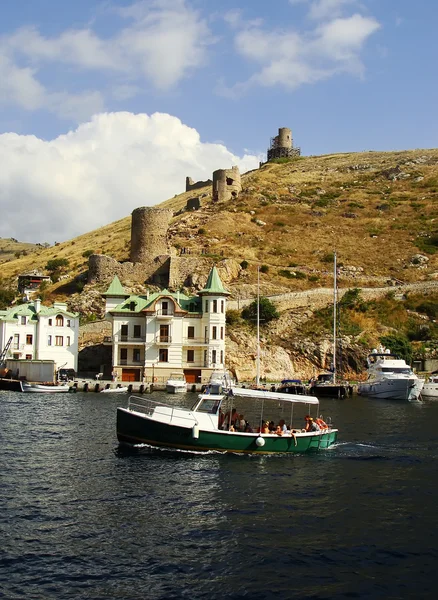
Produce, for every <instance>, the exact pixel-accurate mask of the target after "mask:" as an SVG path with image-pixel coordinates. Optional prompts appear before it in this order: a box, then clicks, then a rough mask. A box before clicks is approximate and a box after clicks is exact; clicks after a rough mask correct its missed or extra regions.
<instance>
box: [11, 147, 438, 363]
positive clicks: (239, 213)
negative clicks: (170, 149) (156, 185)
mask: <svg viewBox="0 0 438 600" xmlns="http://www.w3.org/2000/svg"><path fill="white" fill-rule="evenodd" d="M194 196H198V197H199V198H200V204H201V206H200V208H199V209H198V210H195V211H187V210H185V207H186V203H187V200H188V199H190V198H193V197H194ZM437 199H438V150H436V149H432V150H409V151H403V152H364V153H346V154H334V155H325V156H310V157H300V158H294V159H280V160H278V161H277V162H270V163H266V164H264V165H263V166H262V167H261V168H260V169H258V170H255V171H252V172H249V173H247V174H244V175H242V191H241V193H240V194H239V195H238V197H237V198H233V199H232V200H230V201H227V202H219V203H213V202H212V198H211V187H204V188H199V189H196V190H192V191H189V192H184V193H182V194H179V195H177V196H175V197H174V198H171V199H169V200H167V201H165V202H163V203H162V204H160V205H159V207H160V208H168V209H171V210H172V211H173V213H174V216H173V219H172V221H171V225H170V229H169V235H168V238H169V244H170V246H171V247H172V248H173V252H174V253H178V252H182V251H184V252H186V253H190V254H193V255H197V254H201V253H202V255H203V257H204V258H205V257H207V258H209V259H210V260H211V262H212V263H213V262H217V263H219V264H221V263H228V264H232V265H234V268H232V269H229V271H228V272H229V274H230V275H229V277H228V279H227V281H226V282H225V283H226V286H227V287H228V289H229V290H230V292H231V294H232V295H231V299H232V300H234V301H235V302H236V301H237V302H239V301H242V300H243V299H245V298H253V297H254V296H255V294H256V283H257V267H258V266H261V275H260V277H261V293H262V294H264V295H273V294H285V293H288V292H299V291H301V290H311V289H315V290H316V289H319V288H324V287H325V288H327V287H330V286H332V285H333V273H332V271H333V251H334V250H335V249H336V252H337V257H338V266H339V280H338V283H339V287H340V288H344V289H348V288H350V289H351V288H356V287H368V288H373V287H375V288H378V287H382V286H386V285H401V284H412V283H416V282H424V283H425V284H426V283H427V282H434V281H435V278H436V277H438V254H437V253H436V250H437V249H438V227H437V221H436V219H437V216H438V211H437V202H436V201H437ZM130 228H131V219H130V216H127V217H125V218H123V219H120V220H119V221H116V222H115V223H111V224H108V225H106V226H105V227H102V228H99V229H97V230H94V231H91V232H89V233H86V234H84V235H81V236H79V237H77V238H75V239H73V240H69V241H65V242H62V243H59V244H56V246H52V247H48V248H42V247H34V248H32V249H31V250H30V251H29V250H27V251H28V254H27V255H26V256H21V257H20V258H18V259H16V258H15V257H14V258H13V259H12V258H11V259H9V260H8V261H7V262H3V264H2V278H3V280H4V281H8V280H9V281H10V282H12V281H13V279H14V277H16V276H17V275H18V274H19V273H23V272H26V271H28V270H30V269H39V270H41V271H44V267H45V265H46V264H47V262H48V261H49V260H53V259H60V258H67V259H68V261H69V267H68V271H67V272H66V274H65V275H64V276H63V277H62V278H61V280H60V281H58V282H57V283H55V284H54V285H53V286H52V287H51V288H50V289H49V290H48V292H49V294H50V296H51V297H50V296H49V298H50V299H52V300H53V299H54V298H55V297H62V298H64V299H67V301H69V302H71V303H72V304H73V305H74V306H75V308H76V309H77V308H81V306H82V307H83V306H86V304H87V302H88V304H89V305H92V306H93V310H95V309H96V306H98V302H97V298H98V296H99V294H98V292H99V291H103V286H102V285H101V286H97V287H94V289H93V288H92V286H89V285H86V272H87V269H88V256H89V255H90V254H91V253H98V254H106V255H109V256H111V257H113V258H115V259H116V260H118V261H126V260H128V259H129V248H130ZM239 265H241V266H239ZM84 288H85V289H84ZM82 289H84V291H85V292H86V293H85V294H84V293H82V294H80V292H81V291H82ZM140 291H141V290H140ZM192 291H196V290H192ZM428 293H429V294H430V293H432V292H430V290H429V292H428ZM93 294H94V295H93ZM86 297H87V298H91V300H87V302H85V298H86ZM309 298H310V300H309V302H310V304H309V305H308V306H307V308H306V309H304V308H302V309H300V311H301V312H300V311H298V310H297V309H295V312H294V311H292V309H288V305H287V303H285V302H282V306H283V313H282V317H281V319H280V321H279V322H278V323H276V324H275V326H274V325H272V326H270V327H266V328H265V329H264V341H263V343H264V345H265V349H266V352H265V364H269V363H270V365H271V368H270V371H271V373H273V372H274V371H275V368H277V371H276V372H277V373H280V370H279V369H280V367H281V372H284V373H285V372H289V373H291V372H294V370H296V369H300V370H301V372H302V373H304V374H309V373H310V374H312V369H313V368H314V366H315V365H316V364H318V365H323V364H324V362H326V356H327V353H328V352H329V346H330V344H329V342H328V337H327V335H326V339H325V340H324V339H323V337H324V328H321V327H319V328H318V335H319V336H320V338H321V339H319V340H315V339H314V338H315V336H313V339H312V340H311V343H310V342H309V339H310V338H309V335H310V337H312V336H311V331H312V328H311V327H309V326H307V328H306V327H305V326H304V325H303V324H304V323H305V322H307V323H311V322H312V318H313V317H312V311H313V309H314V308H316V306H313V305H312V300H311V297H309ZM81 299H82V300H81ZM432 300H433V301H435V300H434V297H433V298H432ZM81 302H82V304H81ZM414 304H415V303H414ZM414 304H412V306H414ZM412 306H411V308H412ZM391 310H394V307H393V308H392V309H391ZM364 322H365V321H364ZM404 322H405V321H404ZM406 322H407V321H406ZM388 326H389V327H393V326H392V325H383V326H382V324H381V323H380V322H379V320H378V319H377V317H375V318H373V319H369V320H368V321H367V323H366V325H364V327H365V329H366V331H367V335H366V338H363V339H362V344H363V346H364V347H365V345H367V344H371V343H373V341H374V340H375V339H377V336H378V332H379V331H380V332H382V331H386V328H387V327H388ZM393 328H394V327H393ZM353 329H354V328H353ZM359 329H360V327H359ZM313 330H314V331H316V329H313ZM325 331H326V334H328V333H329V331H328V330H327V328H326V330H325ZM361 331H363V329H362V330H361ZM230 332H231V336H230V343H229V349H230V350H231V349H232V350H231V352H232V354H233V356H231V355H230V357H231V359H232V362H234V363H236V364H237V363H239V361H240V363H242V361H245V356H246V357H247V356H248V347H251V348H254V343H253V341H254V340H253V339H252V338H253V334H254V332H251V331H249V330H245V329H244V328H243V329H242V328H241V327H240V328H239V326H237V328H235V329H234V330H233V328H231V329H230ZM233 332H234V333H233ZM294 336H295V338H296V339H294ZM296 336H298V337H296ZM300 336H301V337H300ZM321 336H322V337H321ZM303 340H307V342H309V343H308V345H307V350H306V353H307V358H306V359H304V358H302V357H300V353H301V355H302V354H303V353H302V349H303V348H304V346H303V344H304V341H303ZM350 341H351V340H350ZM356 341H357V340H356ZM307 342H306V343H307ZM351 343H354V341H351ZM274 346H275V347H274ZM364 347H363V348H362V354H363V352H364V351H365V350H364ZM244 349H245V351H244ZM352 352H353V353H354V352H355V353H356V354H357V357H358V358H357V359H356V358H355V359H354V360H353V361H352V365H353V368H355V366H356V365H357V364H358V362H360V358H361V353H360V352H358V351H356V350H354V351H352ZM267 353H270V356H269V357H268V356H267ZM279 353H280V354H279ZM253 360H254V357H252V358H251V359H250V362H251V361H252V363H253ZM251 368H252V367H251V365H249V366H248V365H247V369H246V371H247V372H248V373H250V371H251ZM267 370H268V371H269V369H267Z"/></svg>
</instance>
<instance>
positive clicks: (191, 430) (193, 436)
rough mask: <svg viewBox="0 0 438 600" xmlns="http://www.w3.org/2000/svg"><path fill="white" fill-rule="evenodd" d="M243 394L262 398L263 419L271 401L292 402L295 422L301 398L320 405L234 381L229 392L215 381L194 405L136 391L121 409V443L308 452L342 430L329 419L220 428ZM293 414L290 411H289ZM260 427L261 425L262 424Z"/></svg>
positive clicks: (327, 444)
mask: <svg viewBox="0 0 438 600" xmlns="http://www.w3.org/2000/svg"><path fill="white" fill-rule="evenodd" d="M239 398H242V399H243V398H245V399H253V400H255V401H257V402H256V404H257V411H258V412H259V413H260V416H259V417H258V418H259V419H260V421H259V422H260V424H261V423H262V421H263V419H264V414H267V413H269V410H270V408H269V403H272V406H273V407H275V408H278V407H279V405H280V403H281V404H282V405H283V403H284V406H285V409H286V410H287V409H289V408H290V414H291V418H290V421H289V422H290V424H291V425H292V415H293V407H294V405H295V404H301V405H303V404H304V405H309V407H308V408H310V406H316V407H318V405H319V400H318V399H317V398H315V397H310V396H302V395H295V394H281V393H279V392H270V391H264V390H252V389H245V388H237V387H231V388H229V389H228V390H227V391H226V392H225V391H223V389H222V387H221V386H220V385H211V386H209V387H208V388H207V390H206V392H205V393H204V394H200V395H199V396H198V399H197V401H196V402H195V404H194V405H193V407H192V408H191V409H186V408H182V407H179V406H171V405H167V404H164V403H162V402H159V401H156V400H150V399H149V398H140V397H136V396H131V397H130V398H129V404H128V408H118V409H117V438H118V440H119V442H120V443H126V444H134V445H138V444H147V445H150V446H156V447H162V448H163V447H164V448H170V449H177V450H186V451H192V452H193V451H194V452H208V451H217V452H235V453H247V454H277V453H302V452H309V451H317V450H323V449H327V448H329V447H330V446H331V445H332V444H334V443H335V442H336V439H337V434H338V430H337V429H335V428H333V427H332V426H331V424H328V427H327V428H326V429H321V430H319V431H304V430H301V429H293V428H292V427H291V428H290V430H289V432H286V433H283V434H282V435H278V434H276V433H266V434H265V433H262V434H261V433H257V432H242V431H229V430H223V429H220V428H219V422H220V419H221V412H222V407H226V405H227V404H228V406H227V408H228V410H231V409H230V405H232V404H233V403H235V402H236V401H238V399H239ZM288 414H289V413H288ZM257 429H258V428H257Z"/></svg>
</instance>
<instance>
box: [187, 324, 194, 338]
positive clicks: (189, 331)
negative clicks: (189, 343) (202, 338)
mask: <svg viewBox="0 0 438 600" xmlns="http://www.w3.org/2000/svg"><path fill="white" fill-rule="evenodd" d="M187 337H188V338H190V339H191V340H193V339H194V337H195V328H194V327H192V326H190V327H188V328H187Z"/></svg>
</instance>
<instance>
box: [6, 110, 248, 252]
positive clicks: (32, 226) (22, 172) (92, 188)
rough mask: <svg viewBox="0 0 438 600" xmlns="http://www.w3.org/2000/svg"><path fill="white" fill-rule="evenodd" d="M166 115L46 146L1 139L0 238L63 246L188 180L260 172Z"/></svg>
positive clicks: (125, 118)
mask: <svg viewBox="0 0 438 600" xmlns="http://www.w3.org/2000/svg"><path fill="white" fill-rule="evenodd" d="M258 161H259V157H257V156H251V155H245V156H243V157H238V156H235V155H233V154H232V153H231V152H230V151H229V150H228V149H227V148H226V147H225V146H224V145H222V144H213V143H205V142H202V141H201V140H200V136H199V134H198V132H197V131H196V130H195V129H192V128H190V127H188V126H187V125H184V124H183V123H182V122H181V121H180V120H179V119H177V118H176V117H173V116H171V115H168V114H163V113H155V114H153V115H151V116H148V115H146V114H132V113H127V112H121V113H103V114H99V115H96V116H94V117H93V118H92V119H91V120H90V121H89V122H87V123H83V124H82V125H80V126H79V127H78V128H77V129H76V130H74V131H70V132H69V133H67V134H66V135H61V136H59V137H58V138H56V139H54V140H50V141H45V140H41V139H38V138H37V137H35V136H25V135H17V134H14V133H6V134H3V135H0V164H1V165H2V167H1V169H0V205H1V207H2V219H1V221H0V237H11V236H12V237H15V238H17V239H20V240H22V241H32V242H45V241H49V242H54V241H55V240H56V241H63V240H66V239H69V238H71V237H74V236H76V235H78V234H80V233H84V232H87V231H90V230H92V229H95V228H97V227H99V226H101V225H105V224H107V223H110V222H112V221H114V220H116V219H119V218H122V217H124V216H127V215H129V214H130V212H131V211H132V210H133V209H134V208H136V207H138V206H153V205H155V204H158V203H160V202H162V201H164V200H166V199H168V198H171V197H173V196H174V195H175V194H177V193H180V192H182V191H184V186H185V178H186V176H187V175H189V176H191V177H193V179H195V180H200V179H202V180H205V179H208V178H211V175H212V172H213V171H214V170H216V169H220V168H228V167H230V166H232V165H234V164H237V165H239V167H240V169H241V172H244V171H246V170H249V169H254V168H256V167H257V166H258Z"/></svg>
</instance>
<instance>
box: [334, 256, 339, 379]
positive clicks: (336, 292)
mask: <svg viewBox="0 0 438 600" xmlns="http://www.w3.org/2000/svg"><path fill="white" fill-rule="evenodd" d="M337 301H338V288H337V281H336V250H335V252H334V253H333V383H336V318H337V317H336V305H337Z"/></svg>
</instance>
